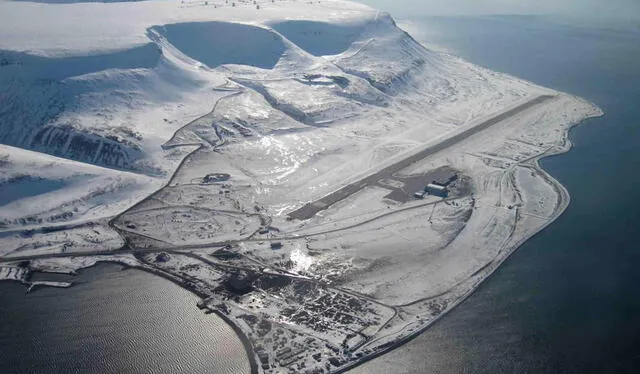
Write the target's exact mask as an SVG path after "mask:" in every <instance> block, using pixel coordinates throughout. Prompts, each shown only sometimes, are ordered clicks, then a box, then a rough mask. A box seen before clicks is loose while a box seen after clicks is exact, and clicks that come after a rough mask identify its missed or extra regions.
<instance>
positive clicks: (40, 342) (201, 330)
mask: <svg viewBox="0 0 640 374" xmlns="http://www.w3.org/2000/svg"><path fill="white" fill-rule="evenodd" d="M43 277H44V276H40V278H43ZM76 282H77V283H76V285H74V286H73V287H72V288H69V289H55V288H41V289H38V290H36V291H35V292H32V293H29V294H26V295H25V291H26V288H25V287H24V286H23V285H21V284H19V283H9V282H2V283H0V373H81V374H85V373H86V374H89V373H114V374H115V373H220V374H239V373H243V374H244V373H248V372H249V371H250V369H249V363H248V361H247V358H246V353H245V350H244V348H243V346H242V343H241V342H240V340H239V339H238V337H237V336H236V335H235V333H234V332H233V330H232V329H231V328H230V327H229V326H227V325H226V324H225V323H224V322H223V321H222V320H221V319H220V318H218V317H217V316H215V315H213V314H209V315H205V314H204V313H203V312H202V311H201V310H199V309H198V308H196V302H197V300H198V298H197V297H195V296H194V295H192V294H191V293H189V292H187V291H186V290H184V289H182V288H180V287H178V286H177V285H174V284H173V283H171V282H169V281H168V280H165V279H163V278H159V277H157V276H154V275H151V274H147V273H144V272H142V271H139V270H126V271H122V270H120V267H119V266H116V265H99V266H98V267H95V268H91V269H88V270H85V271H82V272H81V274H80V276H79V277H77V279H76Z"/></svg>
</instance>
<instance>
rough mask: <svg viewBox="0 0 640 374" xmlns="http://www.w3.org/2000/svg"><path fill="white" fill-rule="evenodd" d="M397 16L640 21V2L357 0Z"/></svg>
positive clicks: (617, 0) (608, 0) (634, 0)
mask: <svg viewBox="0 0 640 374" xmlns="http://www.w3.org/2000/svg"><path fill="white" fill-rule="evenodd" d="M357 1H359V2H361V3H365V4H368V5H371V6H373V7H376V8H379V9H383V10H386V11H388V12H390V13H391V14H392V15H393V16H395V17H410V16H424V15H487V14H563V15H572V16H573V15H575V16H578V17H585V16H586V17H594V18H597V17H616V18H617V17H622V18H627V19H629V18H631V19H640V0H357Z"/></svg>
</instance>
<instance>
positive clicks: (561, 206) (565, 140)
mask: <svg viewBox="0 0 640 374" xmlns="http://www.w3.org/2000/svg"><path fill="white" fill-rule="evenodd" d="M580 100H582V99H580ZM590 104H591V103H590ZM591 105H592V106H593V108H594V111H593V113H590V114H589V115H587V116H586V117H585V118H583V119H582V120H580V121H578V122H576V123H573V124H570V125H569V126H567V127H565V128H564V130H563V132H562V138H561V139H562V144H561V145H560V146H558V147H554V149H551V150H549V151H547V152H545V153H544V154H541V155H539V156H537V157H536V158H535V159H533V160H531V161H530V163H531V166H532V167H533V168H535V169H536V170H537V171H539V172H540V173H541V174H542V175H544V176H545V178H546V179H547V180H549V181H550V182H551V183H553V186H554V187H555V189H556V191H557V192H558V200H559V203H558V205H557V206H556V208H555V210H554V215H553V217H552V218H550V219H549V220H548V221H547V222H546V223H545V224H544V225H542V226H540V227H539V228H538V229H537V230H536V231H535V232H533V233H531V234H530V235H528V236H525V237H522V238H520V239H518V240H517V241H515V242H513V243H509V244H508V246H506V247H505V251H504V252H503V253H504V254H503V255H500V256H499V258H496V259H495V260H494V261H492V262H491V263H489V264H488V265H489V266H487V267H485V268H483V269H481V271H480V272H479V273H478V274H474V276H472V277H470V278H469V279H467V280H465V281H463V282H461V283H460V284H458V285H456V286H455V287H454V289H455V288H467V287H469V288H468V289H467V291H466V292H464V293H463V294H462V295H460V296H459V297H457V298H456V300H455V302H453V303H451V304H450V305H448V306H447V308H446V309H445V310H444V311H443V312H442V313H441V314H440V315H439V316H437V317H436V318H434V319H433V320H431V321H429V322H428V323H427V324H426V325H425V326H423V327H421V328H420V329H418V330H417V331H415V332H413V333H411V334H409V335H407V336H404V337H401V338H400V339H398V340H397V341H395V342H394V343H393V344H390V345H389V346H387V347H386V348H384V349H382V350H379V351H375V352H374V353H373V354H371V355H368V356H364V357H362V358H361V359H359V360H357V361H355V362H349V363H347V364H345V365H344V366H343V367H340V368H339V369H338V370H337V371H335V372H337V373H344V372H347V371H349V370H351V369H354V368H356V367H358V366H360V365H362V364H364V363H366V362H368V361H371V360H373V359H375V358H377V357H380V356H382V355H384V354H386V353H388V352H390V351H392V350H394V349H396V348H399V347H401V346H403V345H404V344H406V343H408V342H410V341H411V340H413V339H415V338H416V337H418V336H419V335H420V334H422V333H423V332H425V331H426V330H428V329H429V328H431V327H432V326H433V325H434V324H435V323H437V322H438V321H440V319H441V318H442V317H443V316H445V315H447V314H448V313H449V312H450V311H451V310H453V309H454V308H455V307H457V306H458V305H460V304H461V303H462V302H463V301H465V300H466V299H467V298H468V297H469V296H471V295H472V294H473V293H474V292H475V291H476V289H477V288H478V287H479V286H480V285H481V284H482V283H484V281H486V280H487V279H488V278H489V277H490V276H491V275H493V273H494V272H495V271H496V270H497V269H498V268H500V266H501V265H502V264H503V263H504V261H506V260H507V259H508V258H509V257H510V256H511V255H512V254H513V253H514V252H515V251H516V250H517V249H518V248H520V246H522V245H523V244H524V243H525V242H526V241H527V240H529V239H531V238H533V237H534V236H536V235H538V234H539V233H540V232H542V231H543V230H544V229H545V228H547V227H548V226H549V225H551V224H552V223H553V222H554V221H555V220H556V219H557V218H558V217H560V216H561V215H562V214H563V213H564V212H565V210H566V209H567V207H568V206H569V204H570V201H571V197H570V194H569V192H568V191H567V189H566V188H565V187H564V186H563V185H562V184H561V183H560V182H559V181H558V180H556V179H555V178H554V177H553V176H551V175H550V174H548V173H547V172H546V171H545V170H544V168H542V166H541V165H540V163H539V161H540V160H541V159H543V158H546V157H552V156H557V155H561V154H564V153H566V152H569V151H570V150H571V148H572V143H571V140H570V138H569V132H570V130H571V129H572V128H574V127H576V126H578V125H582V124H583V123H584V122H585V121H587V120H588V119H590V118H597V117H600V116H602V115H604V113H603V112H602V111H601V110H600V109H599V108H598V107H597V106H595V105H594V104H591ZM102 263H114V264H118V265H121V266H123V269H126V268H135V269H138V270H142V271H145V272H147V273H150V274H153V275H156V276H159V277H162V278H165V279H167V280H169V281H171V282H172V283H174V284H176V285H178V286H180V287H181V288H183V289H185V290H187V291H189V292H191V293H193V294H194V295H196V296H198V297H200V298H204V297H206V296H207V295H205V294H203V293H201V292H199V291H198V290H197V289H196V288H194V287H189V285H187V284H185V282H184V281H183V280H182V279H180V278H178V277H176V276H174V275H172V274H168V273H166V272H164V271H161V270H159V269H155V268H151V267H147V266H132V265H130V264H126V263H123V262H120V261H118V260H113V259H105V260H104V261H103V260H98V261H96V262H95V263H93V264H92V265H90V266H87V267H83V268H81V269H80V270H79V271H82V270H85V269H88V268H91V267H94V266H97V265H100V264H102ZM454 289H451V290H450V291H448V292H447V293H449V292H455V291H454ZM213 312H214V313H215V314H216V315H218V316H219V317H220V318H221V319H222V320H223V321H224V322H225V323H226V324H227V325H229V326H230V327H231V328H232V329H233V330H234V332H235V333H236V335H237V336H238V338H239V339H240V340H241V341H242V343H243V346H244V347H245V353H246V355H247V359H248V360H249V364H250V367H251V373H252V374H255V373H258V372H259V369H258V364H257V361H256V358H255V354H254V352H253V346H252V344H251V342H250V341H249V339H248V337H247V336H246V334H245V333H244V332H243V331H242V329H241V328H240V327H239V326H238V325H237V324H236V323H234V321H233V320H232V319H231V318H229V317H227V316H225V315H224V314H223V313H221V312H220V311H217V310H213Z"/></svg>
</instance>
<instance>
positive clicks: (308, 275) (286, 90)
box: [0, 0, 601, 372]
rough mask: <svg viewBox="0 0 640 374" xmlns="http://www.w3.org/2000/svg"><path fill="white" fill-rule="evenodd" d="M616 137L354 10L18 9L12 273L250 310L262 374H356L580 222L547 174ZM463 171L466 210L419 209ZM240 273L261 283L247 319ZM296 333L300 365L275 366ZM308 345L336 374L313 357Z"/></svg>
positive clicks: (454, 201)
mask: <svg viewBox="0 0 640 374" xmlns="http://www.w3.org/2000/svg"><path fill="white" fill-rule="evenodd" d="M45 2H46V1H45ZM54 2H57V1H54ZM63 2H67V1H63ZM69 2H74V1H69ZM541 97H543V98H545V100H539V99H540V98H541ZM536 100H539V101H536ZM530 102H534V103H536V104H535V105H531V106H528V107H526V108H525V109H523V110H521V111H517V112H513V110H514V108H519V107H521V106H523V105H525V104H526V103H530ZM511 112H513V113H512V115H508V116H505V113H511ZM597 115H601V111H600V110H599V109H598V108H597V107H595V106H594V105H592V104H590V103H588V102H585V101H584V100H582V99H579V98H576V97H573V96H570V95H566V94H563V93H560V92H555V91H552V90H549V89H546V88H543V87H539V86H536V85H533V84H531V83H529V82H525V81H522V80H519V79H517V78H515V77H511V76H508V75H505V74H501V73H496V72H492V71H489V70H487V69H484V68H481V67H478V66H475V65H473V64H470V63H469V62H466V61H464V60H462V59H460V58H458V57H456V56H453V55H450V54H448V53H446V52H441V51H435V50H430V49H427V48H425V47H423V46H422V45H420V44H419V43H417V42H416V41H415V40H414V39H413V38H412V37H411V36H410V35H409V34H407V33H406V32H405V31H403V30H402V29H400V28H399V27H398V26H397V25H396V24H395V22H394V20H393V19H392V18H391V17H390V16H389V15H388V14H385V13H382V12H378V11H376V10H374V9H371V8H369V7H366V6H363V5H360V4H356V3H352V2H348V1H342V0H321V1H317V2H309V1H302V0H300V1H296V0H275V1H271V0H258V1H248V0H247V1H240V0H238V1H235V2H232V1H229V2H227V1H225V0H210V1H206V2H205V1H199V2H193V1H182V2H175V1H146V2H135V3H132V2H124V3H118V2H115V3H80V4H42V3H30V2H0V143H2V145H0V192H2V193H1V194H0V255H2V256H4V257H5V260H6V259H7V258H9V257H12V256H13V258H14V259H15V258H19V259H21V260H28V259H29V258H32V260H31V263H30V268H31V269H35V270H40V271H67V272H68V271H75V270H77V269H80V268H83V267H87V266H92V265H93V264H94V263H95V262H96V261H104V260H108V259H111V260H113V261H118V262H123V263H126V264H129V265H131V266H138V267H143V268H146V269H147V270H152V271H154V272H157V273H159V274H162V275H164V276H167V277H169V278H170V279H172V280H174V281H177V282H180V283H181V284H183V285H185V287H188V288H191V289H193V290H194V292H197V293H198V294H201V295H206V296H207V303H206V305H207V306H208V307H209V308H212V309H215V310H217V311H218V312H221V311H222V312H224V311H226V314H225V316H226V317H225V318H227V319H228V320H229V321H230V322H231V323H234V324H235V325H236V326H238V328H239V329H240V330H241V331H243V332H244V333H245V334H246V335H247V336H249V337H250V339H249V340H250V341H251V345H252V346H253V347H254V348H256V351H255V352H254V353H255V354H256V355H257V356H256V357H257V361H260V360H263V359H264V357H265V355H266V357H267V358H268V360H267V361H268V362H269V364H268V365H266V366H264V367H263V366H259V370H261V371H264V372H287V371H289V370H302V369H304V368H309V369H311V368H317V369H322V370H325V369H328V368H333V369H336V368H337V367H345V366H348V365H352V364H354V363H357V362H359V361H360V360H361V359H362V358H365V357H367V356H368V355H371V354H375V353H378V352H382V351H384V350H387V349H390V348H392V347H393V346H394V344H396V343H398V342H400V341H402V339H405V338H407V337H410V336H411V335H412V334H415V333H417V332H419V331H420V330H421V329H424V328H425V327H426V326H428V325H429V324H430V323H431V322H433V321H434V320H435V319H436V318H437V317H438V316H440V315H441V314H442V313H444V312H445V311H446V310H448V309H450V308H451V307H453V306H454V305H455V304H456V303H458V302H459V301H460V300H462V298H463V297H465V296H466V295H467V294H468V293H469V292H471V291H472V290H473V289H474V288H475V287H476V286H477V285H478V284H479V283H480V282H481V281H482V280H483V279H485V278H486V276H487V275H488V274H490V273H491V272H492V271H493V270H495V269H496V268H497V266H499V265H500V263H501V262H502V261H504V259H505V258H506V257H507V256H508V255H509V254H510V253H511V252H512V251H513V250H514V249H515V248H517V246H518V245H520V244H521V243H522V242H523V241H524V240H526V239H527V238H528V237H530V236H531V235H533V234H534V233H536V232H537V231H539V230H540V229H541V228H542V227H544V226H545V225H547V224H549V223H550V222H551V221H552V220H553V219H555V218H556V217H557V216H558V215H559V214H560V213H562V211H563V210H564V208H565V207H566V205H567V204H568V198H569V196H568V193H567V191H565V190H564V188H563V187H562V186H561V185H559V184H558V183H557V182H556V181H555V180H554V179H553V178H552V177H550V176H549V175H547V174H546V173H545V172H544V171H543V170H541V169H540V168H539V167H538V165H537V160H538V159H539V158H540V157H543V156H545V155H550V154H554V153H559V152H562V151H566V150H567V149H568V147H569V144H568V141H567V131H568V129H569V128H570V126H572V125H575V124H577V123H579V122H581V121H582V120H584V119H585V118H588V117H591V116H597ZM495 118H501V120H500V121H497V120H495V121H494V120H493V119H495ZM486 124H489V126H486V128H485V125H486ZM480 127H482V128H483V130H481V131H479V132H477V133H474V131H473V130H474V129H477V128H480ZM460 134H469V135H468V136H464V137H461V136H460ZM451 139H459V141H456V142H450V143H451V144H448V146H446V147H442V148H441V149H439V150H438V151H437V152H435V153H433V154H430V155H429V156H427V157H426V158H424V159H420V160H417V161H416V162H415V163H413V164H411V165H409V166H408V167H404V168H402V170H398V171H397V172H395V173H393V174H392V175H388V176H385V178H384V180H378V181H374V182H375V183H372V184H371V183H370V184H367V183H365V185H363V186H362V188H361V189H360V190H359V191H356V192H355V193H353V194H351V195H347V196H345V197H344V199H342V200H339V201H337V202H335V204H332V205H330V206H322V208H326V209H324V210H321V211H320V212H318V213H317V214H316V215H315V216H312V217H311V218H309V219H305V220H302V221H300V220H297V219H292V217H289V216H288V214H289V213H291V212H292V211H294V210H295V209H297V208H301V207H304V206H306V204H308V203H313V202H316V204H318V201H319V199H321V198H322V197H323V196H325V195H327V194H329V193H331V192H333V191H336V190H338V189H339V188H341V187H343V186H348V185H351V184H353V183H356V182H358V181H361V180H364V179H363V178H366V177H367V176H370V175H373V174H375V173H377V172H379V171H381V170H383V169H384V168H385V167H388V166H390V165H394V164H396V163H397V162H398V161H400V160H403V159H406V158H408V157H411V156H412V155H415V154H418V153H420V152H421V151H423V150H425V149H429V148H433V147H437V146H438V145H439V144H445V143H447V140H451ZM443 166H446V167H447V168H448V169H449V170H453V171H455V173H457V175H458V181H457V182H455V183H457V184H454V186H455V187H452V193H451V195H450V196H449V197H447V198H446V199H442V198H439V197H436V196H426V197H425V199H420V200H415V199H413V198H412V196H413V193H414V192H415V188H416V187H415V186H414V185H413V184H411V183H414V182H415V181H416V180H418V181H419V183H418V184H420V183H423V182H424V184H423V185H426V184H427V183H430V182H431V180H428V177H427V176H428V175H431V174H430V173H433V172H434V170H440V168H441V167H443ZM421 178H423V179H424V181H423V182H420V181H421ZM411 181H414V182H411ZM423 185H420V188H422V187H423ZM410 188H412V190H410ZM392 192H393V193H394V194H396V195H397V194H400V195H401V196H403V198H400V199H398V198H392V197H391V196H392V195H391V193H392ZM396 197H397V196H396ZM405 197H406V198H405ZM221 247H225V248H226V249H224V251H227V252H224V253H222V254H220V253H218V257H219V258H223V260H220V261H218V260H216V261H217V262H216V261H213V260H211V259H210V258H209V257H203V256H205V255H207V256H208V255H209V254H211V253H212V252H213V251H214V250H219V248H221ZM118 249H121V251H120V252H119V253H117V252H116V253H117V254H116V253H114V254H113V255H111V256H110V255H109V253H110V251H113V250H118ZM139 251H144V254H141V253H137V255H139V256H142V257H140V258H138V257H134V256H133V255H132V254H131V253H135V252H139ZM161 251H167V252H170V254H169V255H168V256H170V260H167V259H164V260H162V261H160V260H158V258H156V257H154V256H155V255H156V254H158V253H160V252H161ZM180 251H183V252H180ZM92 252H95V253H92ZM188 252H189V253H188ZM191 252H192V253H191ZM54 254H55V255H56V256H69V257H56V258H46V256H47V255H54ZM98 254H99V255H100V257H96V256H92V255H98ZM74 255H75V256H80V257H71V256H74ZM82 256H84V257H82ZM214 257H215V256H214ZM212 261H213V262H212ZM143 262H144V263H143ZM21 265H22V266H24V264H21ZM20 269H22V268H21V267H18V265H16V264H14V265H7V267H2V268H0V276H2V278H3V279H4V278H6V279H17V280H19V279H23V277H24V276H25V274H26V273H24V270H20ZM237 272H240V273H242V274H243V277H245V278H243V279H252V280H254V279H255V281H256V282H257V283H255V285H254V288H253V291H251V292H249V293H248V294H246V295H244V296H242V297H228V295H227V294H226V293H225V292H228V291H224V290H222V288H220V287H223V286H224V285H225V284H229V282H232V281H231V279H236V278H237V277H239V275H238V273H237ZM214 275H215V276H214ZM261 279H269V280H270V281H273V280H274V279H275V280H284V281H285V283H286V286H282V287H280V286H277V287H275V286H272V285H270V286H265V285H264V283H261V282H265V281H264V280H261ZM236 281H237V279H236V280H234V281H233V282H236ZM233 282H232V283H233ZM238 282H240V283H242V282H245V281H244V280H242V281H238ZM276 283H278V282H276ZM309 284H313V292H310V293H309V294H308V295H305V294H304V292H302V291H301V289H307V287H310V286H309ZM221 290H222V291H221ZM218 291H220V292H218ZM223 291H224V292H223ZM247 295H248V296H247ZM329 300H340V302H341V303H343V304H344V305H345V307H346V305H353V310H352V311H350V312H349V313H352V314H350V317H349V316H347V317H345V315H344V313H338V312H339V311H337V309H339V308H334V307H332V306H331V305H329V304H330V303H329V304H327V303H326V302H327V301H329ZM366 310H370V311H371V314H370V315H368V316H367V313H366ZM294 311H295V312H294ZM302 312H305V313H302ZM281 313H285V314H287V313H288V315H287V316H285V317H286V318H283V317H281V316H280V314H281ZM349 313H347V314H349ZM251 316H254V317H255V318H254V317H251ZM368 318H369V319H368ZM243 321H244V322H243ZM257 321H266V322H260V323H258V322H257ZM318 321H321V322H322V321H324V322H322V323H321V322H318ZM327 321H333V322H331V323H329V322H327ZM336 321H337V322H336ZM340 321H343V322H344V321H349V322H348V323H347V322H344V323H342V322H340ZM354 321H355V322H354ZM261 324H264V325H269V326H271V325H274V326H275V325H278V326H284V327H283V329H284V330H282V332H280V333H277V334H276V332H277V331H279V330H274V331H275V332H274V331H271V330H269V332H264V331H263V329H262V328H261V327H260V326H261ZM331 324H335V326H340V327H339V328H338V327H336V328H335V329H333V330H331V329H329V330H325V329H324V328H325V327H323V326H325V325H331ZM312 326H316V327H318V326H320V327H318V331H315V330H314V329H313V328H312ZM285 330H286V331H285ZM314 331H315V332H314ZM262 332H264V334H263V335H260V334H261V333H262ZM254 334H258V335H260V337H259V338H257V337H256V335H254ZM273 334H275V336H272V335H273ZM278 334H280V336H281V337H280V338H279V339H284V340H287V339H289V340H291V341H293V343H292V344H293V345H292V346H291V347H293V348H294V349H293V350H292V351H287V352H284V351H281V349H276V347H277V345H274V346H273V347H271V348H273V349H272V350H270V349H271V348H268V347H266V348H265V347H264V346H263V345H265V344H266V343H264V339H266V338H265V336H266V337H269V339H271V338H275V337H277V336H278ZM282 336H286V337H288V338H286V339H285V338H284V337H282ZM305 337H306V338H308V339H310V340H309V342H312V344H311V343H309V344H310V346H313V347H315V348H314V349H317V352H316V353H318V354H320V356H318V357H320V358H318V359H316V358H310V357H304V358H302V357H301V358H297V357H298V356H297V353H296V352H298V350H299V348H300V347H302V346H304V342H305V341H306V340H304V339H305ZM278 344H281V343H278ZM281 345H282V344H281ZM259 346H263V348H262V349H257V347H259ZM338 346H341V348H338ZM285 348H286V347H285ZM282 349H284V348H282ZM279 350H280V353H278V351H279ZM260 352H262V353H260ZM283 352H284V353H283ZM323 355H324V356H323ZM273 357H278V358H277V360H276V361H277V362H278V363H276V361H274V360H273ZM330 358H333V359H336V360H338V358H340V359H339V360H338V361H336V360H330ZM269 360H270V361H269ZM296 365H297V366H296ZM327 365H328V366H327ZM303 366H304V367H303ZM333 369H332V370H333Z"/></svg>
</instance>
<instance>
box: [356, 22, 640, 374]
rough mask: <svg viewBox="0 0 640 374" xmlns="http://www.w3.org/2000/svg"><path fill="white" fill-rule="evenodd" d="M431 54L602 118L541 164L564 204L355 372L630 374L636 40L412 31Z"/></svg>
mask: <svg viewBox="0 0 640 374" xmlns="http://www.w3.org/2000/svg"><path fill="white" fill-rule="evenodd" d="M415 22H416V24H418V25H419V26H420V27H423V28H424V30H426V34H425V35H426V38H428V39H429V40H430V41H432V42H433V43H435V44H438V45H440V46H444V47H446V48H447V49H448V50H451V51H453V52H455V53H456V54H458V55H460V56H462V57H464V58H466V59H468V60H470V61H472V62H474V63H477V64H480V65H483V66H486V67H489V68H491V69H493V70H498V71H502V72H506V73H509V74H512V75H515V76H518V77H521V78H524V79H527V80H530V81H533V82H535V83H538V84H541V85H543V86H547V87H552V88H555V89H558V90H562V91H565V92H569V93H572V94H575V95H578V96H581V97H584V98H586V99H588V100H590V101H592V102H594V103H596V104H597V105H598V106H600V107H601V108H602V109H603V110H604V111H605V113H606V115H605V117H603V118H600V119H592V120H588V121H586V122H585V123H584V124H582V125H581V126H578V127H575V128H573V130H572V131H571V133H570V138H571V140H572V142H573V143H574V148H573V149H572V150H571V151H570V152H569V153H567V154H563V155H559V156H555V157H551V158H547V159H544V160H543V161H542V166H543V167H544V168H545V169H546V170H548V171H549V172H550V173H551V174H552V175H553V176H554V177H555V178H557V179H558V180H559V181H560V182H561V183H562V184H564V185H565V186H566V187H567V189H568V190H569V193H570V194H571V205H570V206H569V208H568V209H567V211H566V212H565V213H564V215H562V216H561V217H560V218H559V219H558V220H557V221H556V222H555V223H553V224H552V225H551V226H549V227H548V228H547V229H546V230H544V231H542V232H541V233H540V234H539V235H537V236H536V237H534V238H533V239H531V240H530V241H528V242H527V243H525V244H524V245H523V246H522V247H521V248H520V249H519V250H518V251H517V252H516V253H515V254H514V255H513V256H511V257H510V259H509V260H508V261H507V262H505V264H504V265H503V266H502V267H501V268H500V269H499V270H498V271H497V272H496V273H495V274H494V275H493V276H492V277H491V278H490V279H488V280H487V281H486V282H485V283H484V284H483V285H482V286H481V287H480V288H479V289H478V291H477V292H476V293H474V294H473V295H472V296H471V297H470V298H469V299H467V300H466V301H465V302H464V303H462V304H461V305H460V306H459V307H457V308H456V309H454V310H453V311H452V312H451V313H450V314H448V315H447V316H445V317H444V318H443V319H441V320H440V321H439V322H438V323H436V324H435V325H434V326H433V328H431V329H430V330H428V331H427V332H425V333H424V334H422V335H420V336H419V337H418V338H416V339H415V340H413V341H412V342H410V343H409V344H407V345H406V346H404V347H402V348H400V349H398V350H396V351H393V352H391V353H389V354H387V355H385V356H383V357H381V358H379V359H377V360H374V361H372V362H370V363H367V364H365V365H364V366H362V367H360V368H358V369H357V370H355V371H354V372H355V373H374V374H376V373H638V372H640V291H639V286H640V244H639V242H638V234H639V232H640V230H639V228H640V28H639V27H631V28H629V27H620V26H618V25H602V24H600V25H599V26H598V27H593V26H588V23H581V24H576V23H575V22H573V21H571V22H570V21H568V20H564V19H559V18H555V19H554V18H543V17H485V18H427V19H421V20H415Z"/></svg>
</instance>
